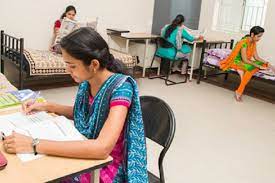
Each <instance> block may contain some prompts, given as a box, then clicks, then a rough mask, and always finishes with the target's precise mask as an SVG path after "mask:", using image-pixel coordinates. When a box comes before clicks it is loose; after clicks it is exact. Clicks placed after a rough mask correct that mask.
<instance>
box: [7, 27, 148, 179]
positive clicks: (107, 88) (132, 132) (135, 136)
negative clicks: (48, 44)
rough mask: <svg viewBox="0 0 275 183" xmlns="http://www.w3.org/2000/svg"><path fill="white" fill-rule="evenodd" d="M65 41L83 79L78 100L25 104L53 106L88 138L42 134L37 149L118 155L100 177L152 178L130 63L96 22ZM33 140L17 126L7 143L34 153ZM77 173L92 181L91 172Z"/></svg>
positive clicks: (70, 63)
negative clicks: (128, 72)
mask: <svg viewBox="0 0 275 183" xmlns="http://www.w3.org/2000/svg"><path fill="white" fill-rule="evenodd" d="M60 45H61V50H62V56H63V58H64V61H65V62H66V63H67V70H68V72H69V73H70V74H71V77H72V78H73V79H74V80H75V81H76V82H77V83H79V84H80V85H79V89H78V93H77V95H76V100H75V105H74V106H63V105H59V104H55V103H50V102H44V103H37V102H35V103H34V102H33V101H30V102H27V103H26V104H24V105H23V110H24V111H25V112H26V114H29V113H31V112H33V111H48V112H50V113H56V114H59V115H63V116H66V117H68V118H70V119H74V125H75V127H76V128H77V130H78V131H79V132H80V133H81V134H83V135H84V136H85V137H86V138H87V140H84V141H70V142H68V141H67V142H61V141H52V140H43V139H39V143H38V144H37V145H36V151H37V152H38V153H41V154H47V155H54V156H63V157H72V158H86V159H89V158H90V159H105V158H107V157H108V156H109V155H110V156H112V158H113V161H112V163H111V164H109V165H108V166H106V167H104V168H102V169H101V170H100V182H102V183H111V182H148V174H147V160H146V144H145V135H144V126H143V120H142V113H141V106H140V100H139V94H138V88H137V84H136V82H135V80H134V79H133V78H132V77H130V76H128V75H126V72H125V66H124V65H123V64H122V63H121V62H120V61H118V60H116V59H114V57H113V55H112V54H111V53H110V51H109V47H108V45H107V43H106V41H105V40H104V39H103V38H102V37H101V36H100V35H99V33H97V32H96V31H95V30H93V29H92V28H88V27H83V28H79V29H77V30H75V31H73V32H72V33H70V34H69V35H67V36H65V37H64V38H62V39H61V43H60ZM33 141H34V140H33V139H32V138H31V137H28V136H24V135H21V134H18V133H15V132H14V133H13V134H12V135H11V136H8V137H6V138H5V140H4V142H3V144H4V148H5V150H6V151H7V152H8V153H24V152H25V153H34V149H35V148H33V147H32V145H31V144H32V142H33ZM36 141H37V140H36ZM137 170H138V171H137ZM75 179H76V177H75ZM77 179H78V180H79V179H80V182H90V174H82V175H81V176H80V177H78V178H77Z"/></svg>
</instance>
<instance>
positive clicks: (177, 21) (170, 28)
mask: <svg viewBox="0 0 275 183" xmlns="http://www.w3.org/2000/svg"><path fill="white" fill-rule="evenodd" d="M184 20H185V18H184V16H183V15H177V16H176V18H175V19H174V20H173V22H172V24H170V25H169V26H168V28H167V30H166V32H165V35H164V38H165V39H167V38H169V37H170V35H171V34H172V32H173V31H174V30H175V29H176V28H177V27H178V26H179V25H181V24H182V23H183V22H184Z"/></svg>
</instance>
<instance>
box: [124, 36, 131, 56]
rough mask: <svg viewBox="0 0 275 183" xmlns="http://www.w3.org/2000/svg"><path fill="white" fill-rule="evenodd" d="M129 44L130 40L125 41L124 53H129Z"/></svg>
mask: <svg viewBox="0 0 275 183" xmlns="http://www.w3.org/2000/svg"><path fill="white" fill-rule="evenodd" d="M129 42H130V40H129V39H126V48H125V49H126V50H125V51H126V53H129Z"/></svg>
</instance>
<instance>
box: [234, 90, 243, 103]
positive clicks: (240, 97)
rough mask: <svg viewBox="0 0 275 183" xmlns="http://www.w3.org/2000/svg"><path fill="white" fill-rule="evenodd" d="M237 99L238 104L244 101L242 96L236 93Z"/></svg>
mask: <svg viewBox="0 0 275 183" xmlns="http://www.w3.org/2000/svg"><path fill="white" fill-rule="evenodd" d="M235 99H236V101H237V102H242V101H243V99H242V95H240V94H238V93H237V92H235Z"/></svg>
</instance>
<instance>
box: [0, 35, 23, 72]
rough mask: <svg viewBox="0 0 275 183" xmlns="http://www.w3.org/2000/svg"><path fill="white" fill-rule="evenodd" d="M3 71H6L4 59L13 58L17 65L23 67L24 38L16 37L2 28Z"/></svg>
mask: <svg viewBox="0 0 275 183" xmlns="http://www.w3.org/2000/svg"><path fill="white" fill-rule="evenodd" d="M0 49H1V55H0V56H1V73H4V60H7V59H8V60H13V61H15V62H16V65H17V66H19V67H20V69H22V68H21V67H23V59H24V39H23V38H16V37H14V36H10V35H8V34H6V33H4V31H3V30H1V47H0Z"/></svg>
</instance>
